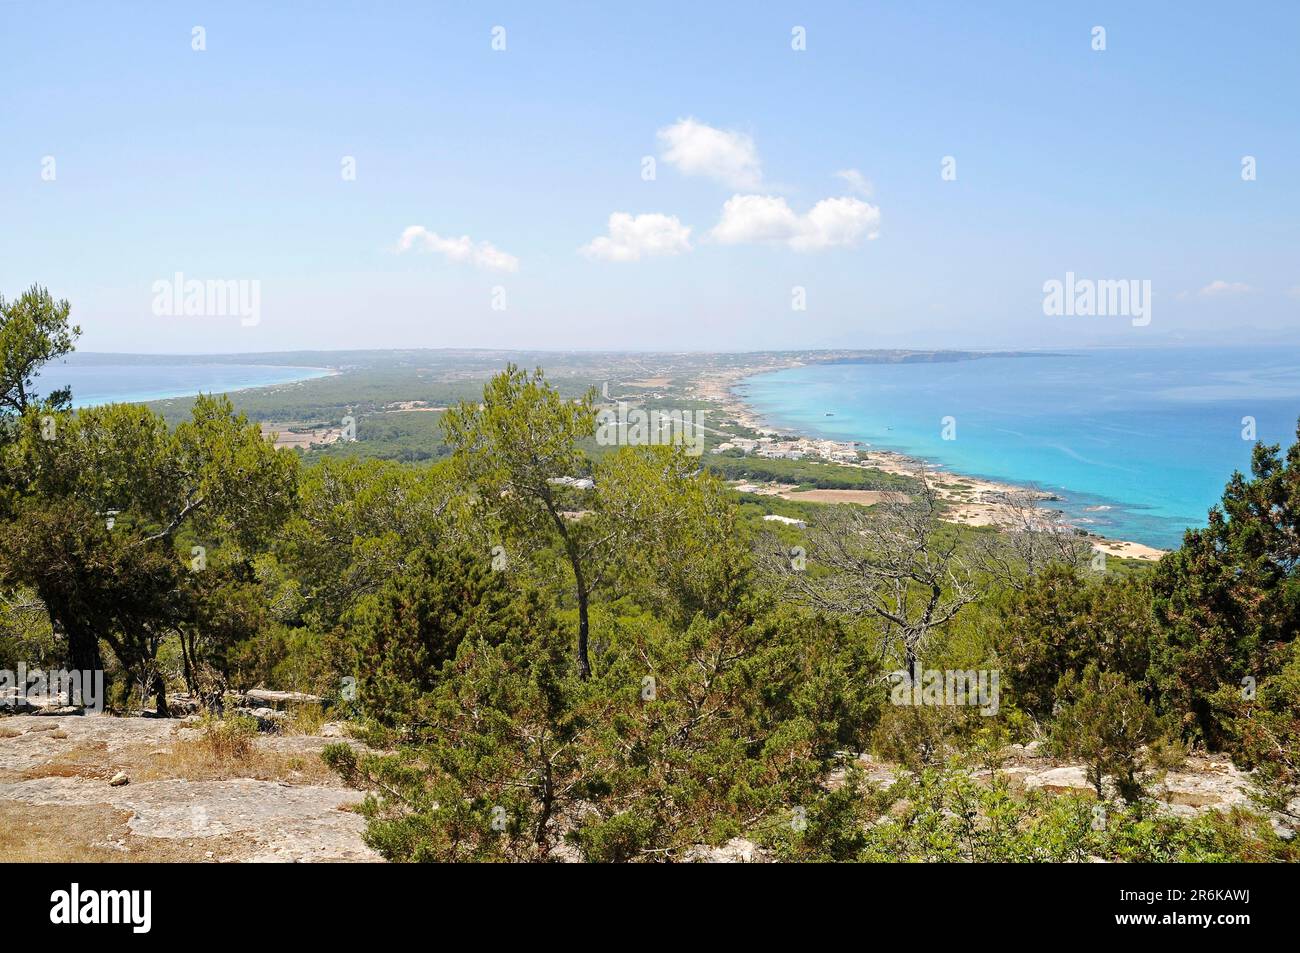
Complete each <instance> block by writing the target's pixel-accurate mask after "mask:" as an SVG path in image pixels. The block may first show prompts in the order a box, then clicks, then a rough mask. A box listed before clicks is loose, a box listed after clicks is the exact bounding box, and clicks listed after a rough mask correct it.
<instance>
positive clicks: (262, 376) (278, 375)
mask: <svg viewBox="0 0 1300 953" xmlns="http://www.w3.org/2000/svg"><path fill="white" fill-rule="evenodd" d="M94 358H95V359H94V360H93V361H92V360H90V359H89V356H85V357H83V356H81V355H75V354H74V355H72V357H70V358H69V359H68V360H67V361H66V362H59V363H55V364H52V365H50V366H48V367H47V368H46V369H45V371H44V373H42V374H41V376H40V378H39V379H38V381H39V383H38V385H37V389H38V390H39V391H40V392H41V393H44V392H45V391H47V390H53V389H54V388H57V387H63V386H69V387H71V388H72V405H73V406H74V407H93V406H96V405H98V404H110V403H139V402H142V401H148V400H164V399H166V398H169V397H188V396H190V395H192V394H198V393H204V394H224V393H228V392H230V391H236V390H243V389H244V388H247V387H266V386H269V385H272V384H286V383H289V382H291V381H300V380H307V379H309V378H313V377H323V376H325V375H326V374H329V373H331V371H330V370H328V369H326V368H320V367H285V366H281V365H275V364H221V363H210V364H209V363H199V362H197V361H195V362H183V363H174V364H172V363H165V362H155V361H152V360H151V361H148V362H143V363H132V362H129V361H124V362H123V363H112V362H111V361H109V362H105V358H106V356H103V355H95V356H94Z"/></svg>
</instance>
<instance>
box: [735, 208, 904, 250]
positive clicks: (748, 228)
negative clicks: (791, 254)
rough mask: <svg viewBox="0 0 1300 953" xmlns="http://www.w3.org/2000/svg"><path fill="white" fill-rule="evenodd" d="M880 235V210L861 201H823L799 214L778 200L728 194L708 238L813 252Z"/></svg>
mask: <svg viewBox="0 0 1300 953" xmlns="http://www.w3.org/2000/svg"><path fill="white" fill-rule="evenodd" d="M879 233H880V209H879V208H877V207H876V206H874V205H871V204H869V203H867V202H863V201H862V200H860V199H855V198H848V197H844V198H834V199H822V200H821V201H820V202H818V203H817V204H816V205H814V206H813V207H812V209H811V210H810V211H809V212H808V213H807V214H805V215H799V214H797V213H796V212H795V211H794V210H793V209H792V208H790V206H789V205H787V204H786V201H785V199H783V198H779V197H777V196H772V195H733V196H732V197H731V198H729V199H727V202H726V204H725V205H723V206H722V218H721V220H719V222H718V224H717V225H716V226H714V228H713V231H712V232H710V237H712V238H713V240H714V241H716V242H720V243H722V244H724V245H738V244H742V243H747V242H778V243H781V244H784V245H786V246H788V247H789V248H792V249H794V250H795V251H818V250H820V249H823V248H832V247H835V246H838V245H852V244H854V243H855V242H856V241H857V240H858V239H860V238H862V237H863V236H865V237H866V238H868V239H872V238H875V237H876V236H877V235H878V234H879Z"/></svg>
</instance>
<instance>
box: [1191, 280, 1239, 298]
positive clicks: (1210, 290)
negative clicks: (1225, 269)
mask: <svg viewBox="0 0 1300 953" xmlns="http://www.w3.org/2000/svg"><path fill="white" fill-rule="evenodd" d="M1250 290H1251V287H1250V285H1248V284H1245V283H1244V282H1241V281H1223V280H1222V279H1219V280H1216V281H1211V282H1210V283H1209V284H1208V285H1206V286H1205V287H1204V288H1202V289H1201V290H1200V291H1198V292H1197V294H1199V295H1201V296H1202V297H1206V298H1208V297H1211V296H1212V295H1225V294H1243V293H1245V292H1247V291H1250Z"/></svg>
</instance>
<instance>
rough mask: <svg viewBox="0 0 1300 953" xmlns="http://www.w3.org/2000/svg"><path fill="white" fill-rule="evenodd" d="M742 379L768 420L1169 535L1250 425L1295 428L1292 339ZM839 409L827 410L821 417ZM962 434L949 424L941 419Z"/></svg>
mask: <svg viewBox="0 0 1300 953" xmlns="http://www.w3.org/2000/svg"><path fill="white" fill-rule="evenodd" d="M737 393H738V394H741V395H743V396H744V397H746V399H747V400H748V401H749V403H750V404H751V406H753V407H754V408H755V409H756V410H757V411H758V412H760V413H761V414H762V415H763V416H764V417H766V419H767V420H768V421H769V422H770V423H771V424H773V425H775V426H781V427H789V428H793V429H797V430H799V431H801V432H803V433H808V434H814V435H818V436H825V437H831V438H835V439H840V440H863V441H867V442H869V443H871V444H872V445H874V446H878V447H881V448H885V449H891V450H900V451H902V452H904V453H909V454H914V455H916V456H918V457H921V458H923V459H926V460H929V461H932V462H934V463H937V464H940V465H942V466H945V467H949V468H951V469H953V470H956V471H958V472H964V473H969V474H971V475H974V476H985V477H991V478H995V479H1001V480H1006V481H1011V482H1017V483H1023V484H1029V485H1033V486H1037V487H1039V488H1041V489H1044V490H1051V491H1053V492H1056V493H1059V494H1060V495H1061V496H1062V497H1064V498H1065V502H1064V503H1062V504H1051V505H1053V506H1057V507H1059V508H1061V509H1063V510H1065V512H1066V514H1067V516H1068V518H1069V519H1070V520H1071V522H1074V523H1076V524H1078V525H1080V526H1084V527H1086V528H1088V529H1090V530H1092V531H1094V532H1099V533H1102V534H1103V535H1106V536H1113V537H1118V538H1121V539H1131V540H1135V541H1137V542H1141V543H1147V544H1149V545H1153V546H1162V547H1176V546H1177V545H1178V543H1179V542H1180V540H1181V538H1182V532H1183V530H1184V529H1185V528H1186V527H1188V526H1203V525H1205V521H1206V511H1207V510H1208V509H1209V507H1210V506H1211V505H1212V504H1213V503H1214V502H1215V501H1217V500H1218V499H1219V497H1220V496H1221V494H1222V492H1223V486H1224V484H1225V483H1226V482H1227V480H1228V478H1229V477H1230V476H1231V475H1232V471H1233V470H1234V469H1241V470H1243V471H1244V470H1248V469H1249V465H1250V451H1251V447H1252V444H1251V443H1250V442H1248V441H1246V440H1243V439H1242V418H1243V417H1246V416H1252V417H1254V418H1255V420H1256V427H1257V433H1258V437H1259V439H1261V440H1263V441H1265V442H1266V443H1281V444H1282V445H1283V448H1284V449H1285V448H1286V447H1288V446H1290V444H1291V443H1292V442H1294V440H1295V432H1296V418H1297V416H1298V415H1300V349H1296V348H1277V349H1272V350H1267V351H1259V350H1252V351H1247V350H1222V349H1220V350H1210V349H1199V348H1197V349H1173V348H1171V349H1161V350H1147V349H1144V350H1138V349H1133V350H1097V351H1086V352H1075V353H1069V354H1060V355H1046V354H1044V355H1034V356H1027V357H1007V358H993V357H990V358H981V359H978V360H973V361H958V362H952V363H943V364H821V365H812V366H808V367H798V368H791V369H788V370H784V371H777V372H774V373H771V374H763V375H759V376H757V377H753V378H750V379H748V380H747V381H744V382H743V383H742V384H741V385H739V386H738V388H737ZM827 413H831V414H834V416H833V417H828V416H826V414H827ZM949 416H951V417H954V418H956V439H955V440H944V439H943V418H945V417H949Z"/></svg>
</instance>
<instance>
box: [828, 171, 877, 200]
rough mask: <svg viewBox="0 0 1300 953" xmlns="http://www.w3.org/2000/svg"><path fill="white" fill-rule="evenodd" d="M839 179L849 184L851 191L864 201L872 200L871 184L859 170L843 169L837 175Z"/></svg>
mask: <svg viewBox="0 0 1300 953" xmlns="http://www.w3.org/2000/svg"><path fill="white" fill-rule="evenodd" d="M835 177H836V178H837V179H843V180H844V181H845V182H847V183H848V186H849V191H850V192H852V193H853V194H854V195H860V196H862V197H863V198H864V199H869V198H871V183H870V182H869V181H867V177H866V176H865V175H863V174H862V173H861V172H859V171H858V170H857V169H841V170H840V171H839V172H836V173H835Z"/></svg>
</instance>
